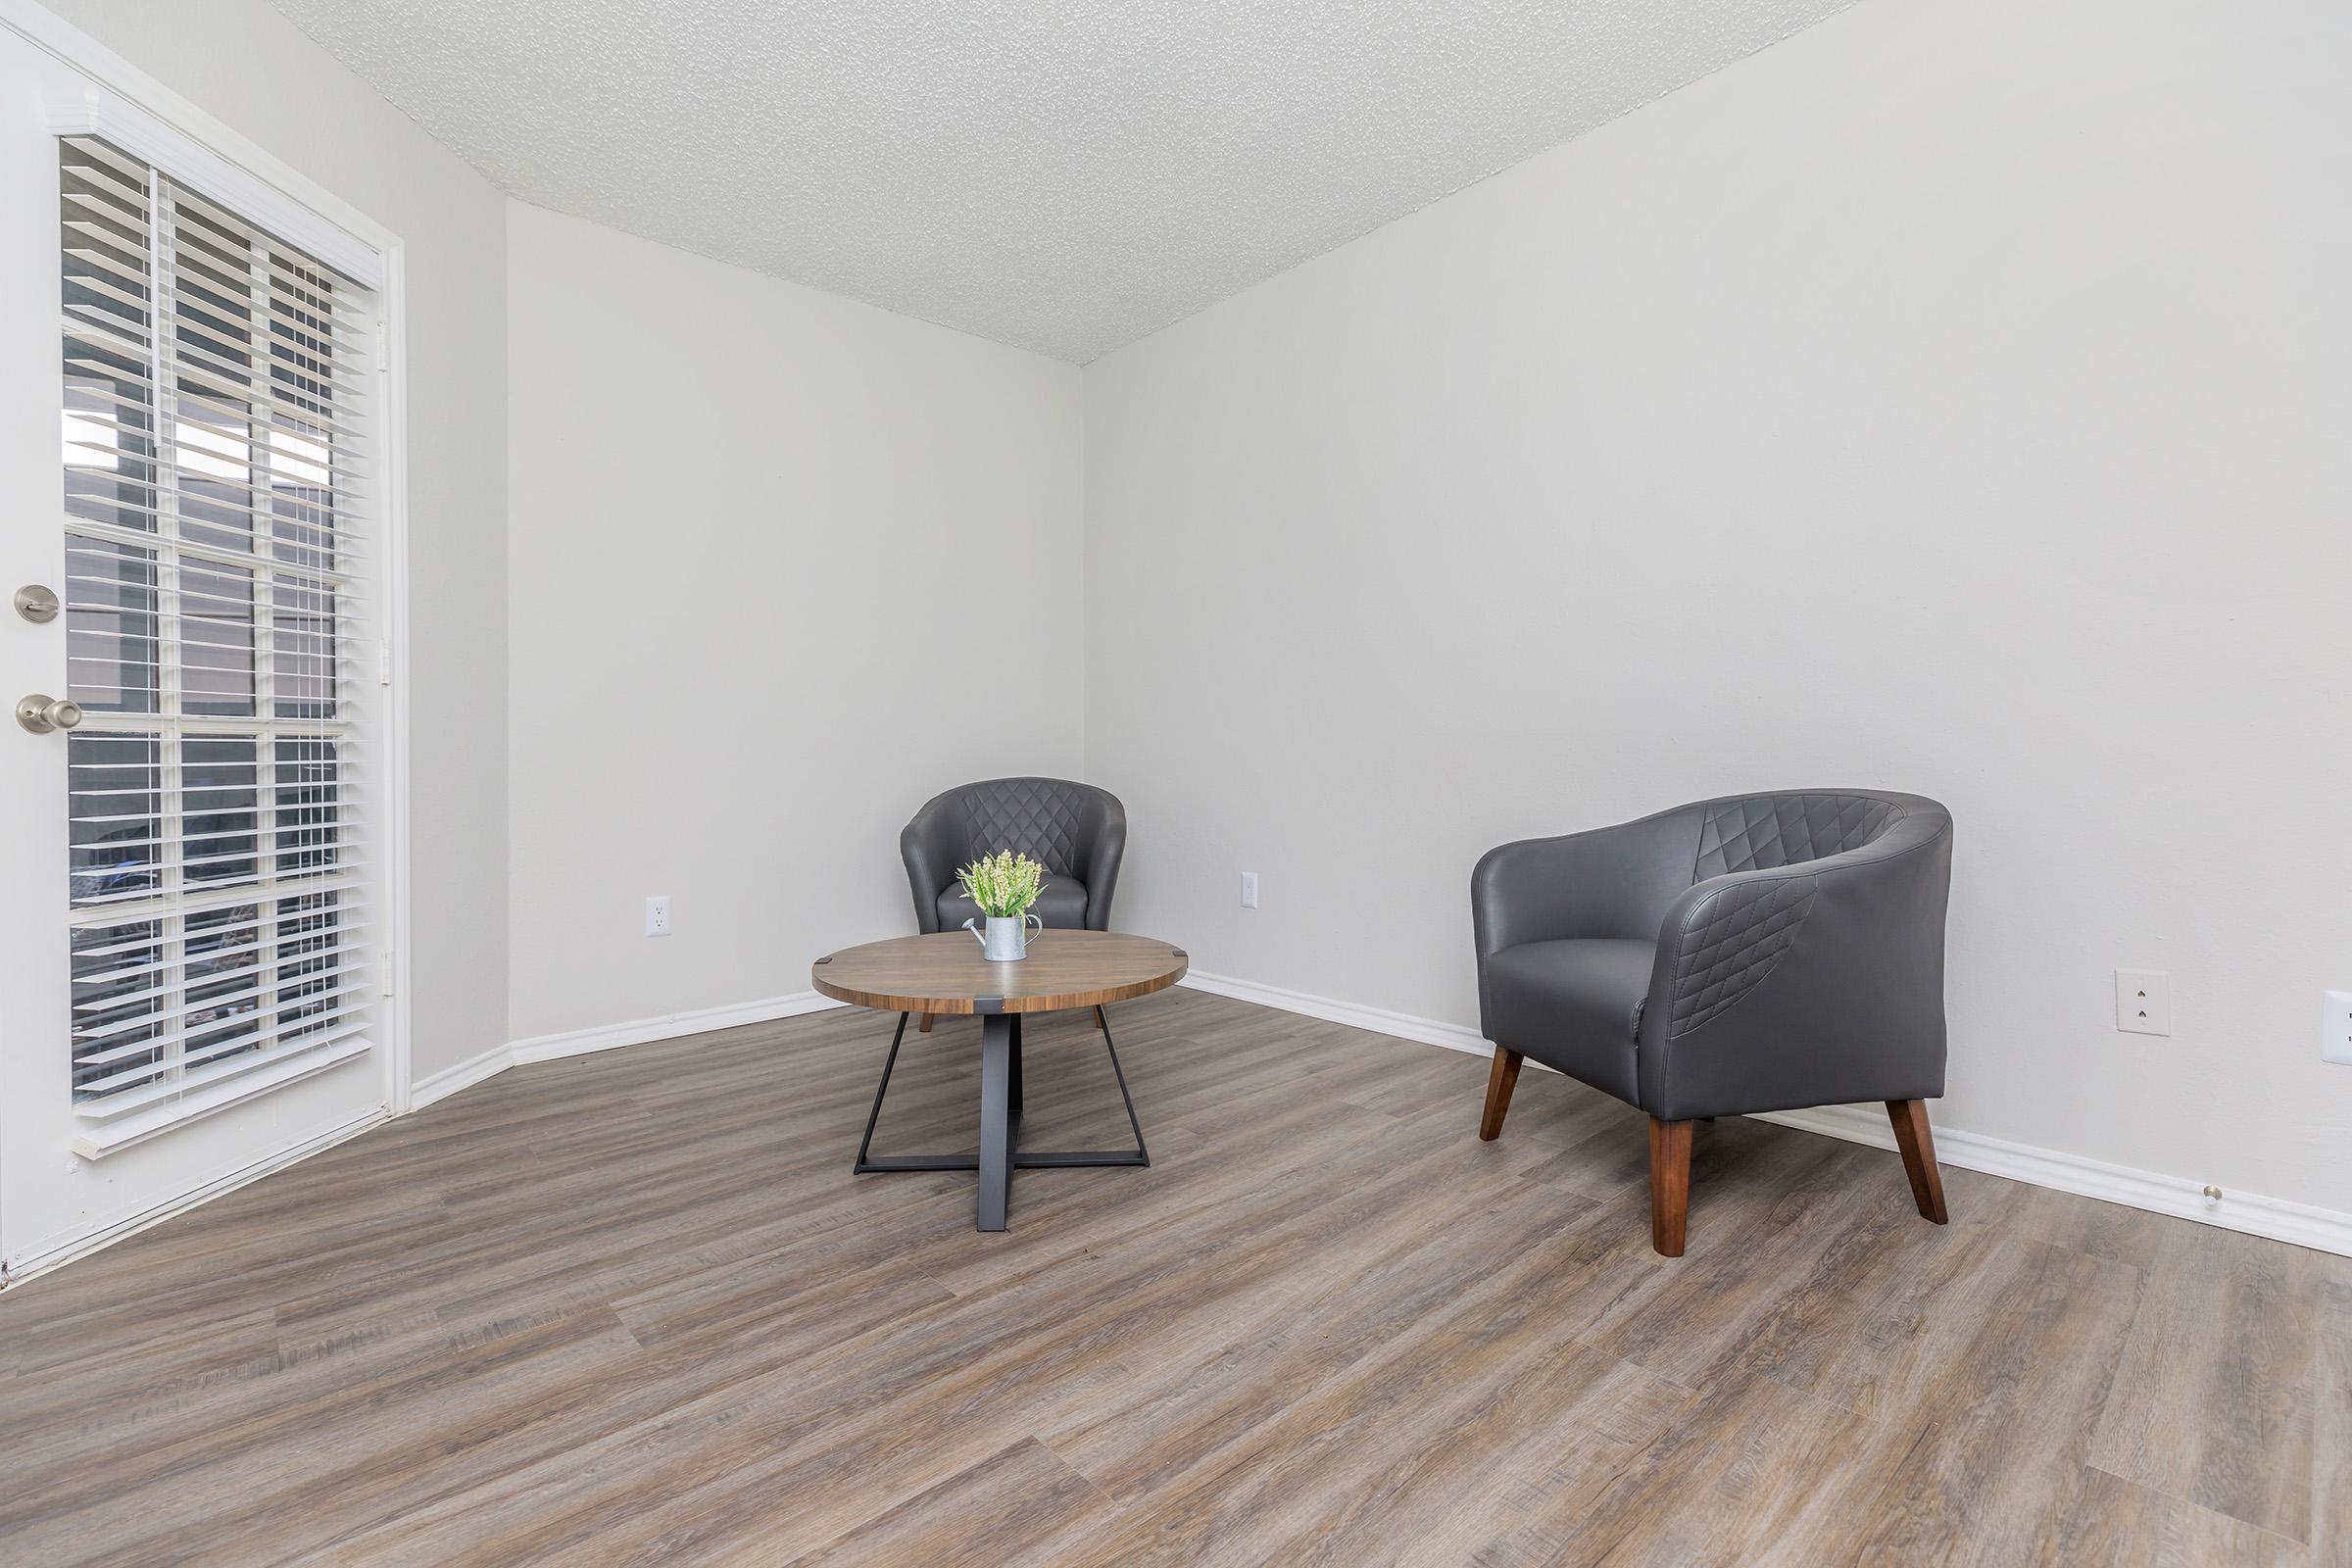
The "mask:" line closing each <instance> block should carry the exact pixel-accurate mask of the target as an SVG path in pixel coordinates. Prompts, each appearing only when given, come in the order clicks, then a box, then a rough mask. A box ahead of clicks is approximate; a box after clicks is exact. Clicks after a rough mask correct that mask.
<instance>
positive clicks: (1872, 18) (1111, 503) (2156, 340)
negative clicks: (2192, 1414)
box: [1086, 0, 2352, 1209]
mask: <svg viewBox="0 0 2352 1568" xmlns="http://www.w3.org/2000/svg"><path fill="white" fill-rule="evenodd" d="M2348 29H2352V11H2347V10H2346V8H2344V7H2342V6H2341V5H2336V4H2323V3H2320V0H2266V3H2261V4H2249V5H2239V6H2229V7H2214V6H2209V5H2200V4H2189V3H2184V0H2161V3H2149V0H2068V3H2065V4H2058V5H2050V4H2043V3H2039V0H2033V3H2029V0H2000V3H1997V4H1988V5H1981V6H1965V7H1961V6H1910V5H1900V4H1894V3H1891V0H1881V3H1877V4H1866V5H1863V6H1860V7H1858V8H1856V9H1854V10H1852V11H1849V12H1847V13H1845V14H1843V15H1842V16H1839V17H1838V18H1835V19H1832V20H1831V21H1829V22H1827V23H1824V24H1823V25H1820V26H1818V27H1815V28H1813V29H1810V30H1808V31H1806V32H1805V33H1803V34H1801V35H1799V36H1797V37H1795V38H1793V39H1790V40H1789V41H1788V42H1786V43H1784V44H1782V45H1780V46H1779V47H1777V48H1774V49H1771V50H1769V51H1766V52H1765V53H1763V54H1760V55H1758V56H1757V57H1755V58H1754V59H1752V60H1748V61H1745V62H1743V63H1741V64H1740V65H1738V66H1736V67H1734V68H1732V69H1730V70H1728V71H1726V72H1724V73H1720V74H1718V75H1716V76H1713V77H1710V78H1709V79H1707V80H1705V81H1702V82H1699V83H1697V84H1695V85H1693V86H1691V87H1688V88H1686V89H1684V90H1683V91H1681V92H1678V93H1676V94H1674V95H1673V96H1672V97H1670V98H1667V99H1665V100H1664V101H1662V102H1660V103H1657V104H1654V105H1651V106H1649V107H1648V108H1645V109H1642V110H1641V111H1640V112H1638V113H1636V114H1634V115H1631V116H1628V117H1627V118H1625V119H1623V120H1621V121H1618V122H1616V123H1613V124H1610V125H1608V126H1606V127H1603V128H1602V129H1600V130H1597V131H1594V132H1593V133H1592V134H1591V135H1589V136H1586V137H1584V138H1581V139H1579V140H1577V141H1575V142H1572V143H1570V144H1568V145H1567V146H1565V147H1562V148H1558V149H1555V150H1553V151H1551V152H1548V153H1545V154H1544V155H1542V156H1540V157H1538V158H1536V159H1534V160H1532V161H1530V162H1529V163H1526V164H1523V165H1521V166H1519V167H1518V168H1516V169H1514V170H1512V171H1510V172H1507V173H1504V174H1502V175H1499V176H1497V177H1495V178H1494V179H1492V180H1489V181H1487V182H1485V183H1483V184H1481V185H1478V186H1476V187H1474V188H1472V189H1470V190H1468V191H1465V192H1462V193H1460V194H1457V195H1455V196H1453V197H1450V198H1448V199H1447V200H1446V201H1444V202H1442V203H1439V204H1438V205H1436V206H1434V207H1431V208H1429V209H1426V210H1424V211H1423V212H1421V213H1420V214H1417V215H1415V216H1413V217H1411V218H1407V219H1404V220H1402V221H1398V222H1397V223H1394V224H1392V225H1390V226H1389V227H1386V228H1383V229H1381V230H1379V231H1377V232H1375V233H1373V234H1371V235H1369V236H1367V237H1365V238H1364V239H1361V240H1359V241H1357V242H1355V243H1353V244H1351V245H1349V246H1348V247H1346V248H1344V249H1342V250H1340V251H1338V252H1336V253H1334V254H1332V255H1330V256H1327V257H1324V258H1322V259H1320V260H1318V261H1315V262H1312V263H1309V264H1307V265H1306V266H1304V267H1301V268H1299V269H1298V270H1295V271H1292V272H1290V273H1287V274H1285V275H1284V276H1282V277H1280V278H1277V279H1275V280H1273V281H1270V282H1268V283H1265V284H1262V285H1260V286H1258V287H1256V288H1254V289H1251V290H1250V291H1249V292H1247V293H1245V294H1243V295H1240V296H1238V297H1236V298H1234V299H1232V300H1229V301H1227V302H1225V303H1223V304H1220V305H1217V306H1215V307H1213V308H1211V309H1209V310H1208V311H1205V312H1203V313H1202V314H1201V315H1200V316H1198V317H1195V318H1193V319H1189V320H1187V321H1184V322H1182V323H1180V324H1178V325H1176V326H1173V327H1170V328H1168V329H1167V330H1165V331H1163V332H1161V333H1159V334H1158V335H1156V336H1154V337H1152V338H1150V339H1147V340H1145V341H1144V342H1142V343H1140V344H1138V345H1135V346H1133V347H1130V348H1128V349H1125V350H1122V351H1120V352H1118V353H1116V354H1113V355H1110V356H1108V357H1107V358H1105V359H1103V360H1101V361H1098V362H1096V363H1095V364H1094V365H1093V366H1091V367H1090V368H1088V370H1087V375H1086V414H1087V431H1086V466H1087V512H1088V531H1087V583H1088V640H1087V658H1088V669H1087V674H1088V684H1089V689H1090V693H1091V697H1090V703H1089V708H1088V715H1087V719H1088V728H1087V750H1088V762H1089V773H1090V775H1091V776H1092V777H1094V778H1095V779H1096V780H1097V781H1099V782H1101V783H1103V784H1104V785H1106V786H1108V787H1109V788H1111V789H1114V790H1116V791H1118V792H1119V793H1120V794H1122V795H1123V796H1125V797H1126V800H1127V804H1128V809H1129V811H1130V814H1131V817H1132V819H1133V822H1134V834H1133V838H1132V841H1131V845H1130V850H1129V857H1128V863H1129V870H1128V873H1127V877H1126V879H1125V880H1123V881H1122V883H1121V888H1120V906H1121V907H1120V911H1119V914H1120V923H1121V924H1123V925H1126V926H1129V927H1131V928H1136V929H1143V930H1149V931H1153V932H1156V933H1160V934H1164V935H1166V936H1168V937H1170V938H1172V939H1175V940H1179V941H1182V942H1184V943H1185V944H1186V945H1187V946H1188V947H1189V948H1190V949H1191V950H1192V953H1193V956H1194V964H1195V966H1196V968H1198V969H1200V970H1202V971H1206V972H1212V973H1224V974H1230V975H1235V976H1239V977H1243V978H1246V979H1250V980H1255V981H1259V982H1262V983H1268V984H1274V985H1280V986H1285V987H1290V988H1293V989H1296V990H1299V991H1304V992H1308V993H1314V994H1319V995H1323V996H1328V997H1334V998H1339V999H1344V1000H1347V1001H1350V1002H1354V1003H1359V1004H1367V1005H1377V1006H1382V1007H1388V1008H1392V1009H1396V1010H1397V1011H1401V1012H1405V1013H1410V1014H1415V1015H1419V1016H1425V1017H1432V1018H1437V1019H1441V1020H1446V1021H1450V1022H1455V1023H1468V1024H1472V1025H1475V1020H1476V1017H1477V1008H1476V1002H1475V995H1474V990H1473V977H1472V964H1471V954H1470V925H1469V911H1468V904H1467V892H1466V888H1467V881H1468V877H1469V872H1470V867H1471V864H1472V862H1473V861H1474V860H1475V858H1477V856H1478V855H1479V853H1480V852H1481V851H1482V850H1484V849H1486V848H1487V847H1488V846H1490V845H1493V844H1495V843H1498V842H1501V841H1503V840H1506V839H1510V838H1515V837H1520V836H1525V835H1530V834H1540V833H1546V832H1559V831H1565V830H1569V829H1574V828H1578V827H1585V826H1590V825H1593V824H1597V823H1603V822H1608V821H1612V820H1617V819H1621V818H1625V817H1630V816H1634V815H1637V814H1640V813H1642V812H1644V811H1646V810H1649V809H1655V808H1659V807H1664V806H1668V805H1672V804H1675V803H1678V802H1681V801H1685V800H1690V799H1693V798H1697V797H1701V796H1705V795H1709V794H1713V793H1718V792H1730V791H1736V790H1743V789H1750V788H1760V787H1761V788H1770V787H1786V786H1790V785H1806V784H1867V785H1884V786H1888V787H1893V788H1898V789H1905V790H1916V791H1921V792H1924V793H1927V794H1932V795H1935V796H1937V797H1940V798H1941V799H1942V800H1944V801H1945V802H1947V803H1948V804H1949V805H1950V806H1951V807H1952V809H1953V810H1954V813H1955V815H1956V817H1957V819H1958V852H1957V862H1956V864H1957V869H1956V878H1957V881H1956V887H1955V891H1954V906H1953V917H1952V926H1951V990H1950V1004H1951V1017H1952V1023H1953V1037H1952V1038H1953V1056H1952V1071H1951V1094H1950V1097H1949V1099H1948V1100H1947V1101H1946V1102H1945V1103H1943V1104H1941V1105H1940V1106H1938V1107H1937V1111H1936V1114H1937V1116H1938V1118H1939V1120H1940V1121H1942V1122H1943V1123H1944V1124H1945V1125H1947V1126H1952V1127H1959V1128H1965V1129H1967V1130H1970V1131H1973V1132H1977V1133H1982V1134H1987V1135H1991V1136H1995V1137H1999V1138H2005V1139H2012V1140H2016V1141H2018V1142H2021V1143H2025V1144H2030V1145H2034V1146H2039V1147H2043V1148H2050V1149H2057V1150H2065V1151H2071V1152H2078V1153H2082V1154H2085V1155H2089V1156H2092V1157H2094V1158H2098V1159H2104V1160H2110V1161H2114V1162H2118V1163H2121V1164H2126V1165H2131V1166H2136V1167H2140V1168H2143V1169H2148V1170H2155V1171H2161V1172H2166V1173H2169V1174H2174V1175H2179V1176H2184V1177H2189V1178H2191V1179H2195V1180H2205V1181H2217V1182H2220V1183H2222V1184H2223V1185H2224V1186H2225V1187H2231V1188H2241V1189H2245V1190H2249V1191H2252V1192H2258V1193H2264V1194H2269V1195H2273V1196H2276V1197H2280V1198H2286V1199H2292V1200H2300V1201H2306V1202H2312V1203H2318V1204H2323V1205H2327V1206H2328V1207H2332V1208H2336V1209H2352V1161H2347V1160H2346V1159H2345V1158H2344V1149H2345V1138H2346V1129H2347V1128H2348V1127H2352V1070H2348V1069H2345V1068H2342V1067H2333V1066H2326V1065H2323V1064H2322V1063H2321V1062H2320V1061H2319V1059H2318V1039H2317V1023H2318V1015H2319V993H2320V991H2321V989H2322V987H2323V986H2327V985H2335V986H2344V985H2352V902H2347V901H2346V899H2345V897H2344V892H2343V890H2344V884H2345V881H2346V875H2347V872H2348V871H2352V865H2348V864H2347V855H2346V850H2345V845H2344V841H2343V836H2342V833H2341V831H2340V827H2339V824H2340V822H2341V819H2342V797H2343V793H2344V779H2345V777H2346V774H2347V771H2348V768H2352V741H2347V738H2346V734H2345V730H2344V726H2343V722H2342V718H2343V682H2344V676H2345V672H2346V670H2347V669H2352V618H2348V617H2347V615H2346V613H2345V602H2346V601H2345V595H2344V584H2345V583H2346V582H2347V581H2352V527H2347V521H2348V519H2352V445H2348V444H2347V442H2346V439H2345V433H2346V431H2347V430H2352V376H2347V374H2346V372H2345V367H2346V366H2347V365H2352V291H2347V290H2346V289H2345V288H2344V286H2343V279H2344V278H2346V277H2348V276H2352V205H2347V203H2346V202H2345V200H2344V193H2345V192H2346V191H2347V190H2352V36H2348V35H2347V33H2348ZM1244 868H1248V869H1251V870H1255V871H1257V872H1259V873H1260V874H1261V875H1262V877H1263V879H1264V896H1263V907H1262V908H1260V909H1259V910H1256V911H1254V912H1251V911H1245V910H1243V909H1241V908H1239V907H1238V901H1237V897H1236V887H1235V880H1236V872H1237V871H1239V870H1241V869H1244ZM2118 966H2144V967H2149V968H2158V969H2166V970H2169V971H2171V973H2172V976H2173V983H2174V991H2175V1003H2174V1005H2175V1014H2176V1017H2175V1029H2174V1034H2173V1036H2172V1038H2170V1039H2152V1038H2147V1037H2141V1036H2131V1035H2123V1034H2119V1033H2117V1032H2116V1031H2115V1029H2114V1026H2113V1011H2112V999H2111V991H2110V985H2111V978H2110V977H2111V971H2112V970H2114V969H2115V968H2117V967H2118Z"/></svg>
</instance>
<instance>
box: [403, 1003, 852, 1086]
mask: <svg viewBox="0 0 2352 1568" xmlns="http://www.w3.org/2000/svg"><path fill="white" fill-rule="evenodd" d="M843 1005H845V1004H843V1003H839V1002H835V1001H834V1000H833V999H832V998H830V997H824V996H819V995H818V994H817V993H815V992H813V991H796V992H794V993H793V994H792V995H790V996H788V997H767V998H763V999H762V1000H760V1001H759V1002H738V1003H733V1004H730V1005H726V1006H723V1007H701V1008H697V1009H695V1010H694V1011H692V1012H665V1013H662V1014H661V1015H660V1016H658V1017H653V1018H633V1019H631V1020H630V1021H629V1022H627V1023H612V1024H603V1025H600V1026H598V1027H596V1028H594V1029H571V1030H566V1031H564V1033H562V1034H552V1035H533V1036H531V1037H530V1038H529V1039H527V1040H516V1041H514V1042H512V1043H511V1044H508V1045H504V1046H498V1047H495V1048H494V1049H492V1050H489V1051H485V1052H483V1053H482V1054H480V1055H478V1056H475V1057H472V1058H471V1059H469V1060H466V1061H462V1062H460V1063H458V1064H457V1065H456V1066H455V1067H445V1068H443V1069H442V1070H441V1071H439V1072H437V1073H434V1074H433V1075H432V1076H431V1077H429V1078H420V1079H418V1080H417V1082H416V1083H415V1084H413V1085H411V1086H410V1089H409V1108H410V1109H411V1110H422V1109H423V1108H424V1107H425V1106H427V1105H429V1104H431V1103H433V1102H435V1101H437V1100H447V1099H448V1098H449V1097H450V1096H452V1095H454V1094H456V1093H457V1092H458V1091H459V1090H461V1089H470V1088H472V1087H473V1086H474V1085H475V1084H478V1083H480V1082H481V1081H482V1080H483V1079H485V1078H489V1077H493V1076H495V1075H496V1074H498V1073H501V1072H504V1071H506V1069H508V1068H509V1067H512V1066H515V1064H516V1063H518V1062H525V1061H553V1060H555V1059H556V1058H557V1057H559V1056H584V1055H587V1054H589V1053H590V1052H593V1051H611V1050H613V1048H614V1047H616V1046H642V1045H645V1044H646V1043H648V1042H649V1041H655V1040H674V1039H676V1038H678V1037H679V1036H681V1035H701V1034H709V1033H710V1032H711V1030H713V1029H734V1028H738V1027H740V1026H741V1025H744V1024H747V1023H768V1022H771V1021H773V1020H775V1019H777V1018H792V1017H797V1016H799V1015H800V1014H801V1013H804V1012H817V1011H820V1010H822V1009H824V1008H826V1007H839V1006H843Z"/></svg>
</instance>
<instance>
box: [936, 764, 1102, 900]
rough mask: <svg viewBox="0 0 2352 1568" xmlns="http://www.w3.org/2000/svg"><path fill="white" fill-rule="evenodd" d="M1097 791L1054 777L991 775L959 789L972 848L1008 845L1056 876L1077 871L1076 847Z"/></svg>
mask: <svg viewBox="0 0 2352 1568" xmlns="http://www.w3.org/2000/svg"><path fill="white" fill-rule="evenodd" d="M1098 793H1099V792H1098V791H1096V790H1094V789H1093V788H1091V787H1090V786H1088V785H1084V784H1073V783H1071V782H1070V781H1069V780H1067V779H1058V778H995V779H989V780H988V781H986V782H985V783H980V784H971V785H967V786H965V788H964V789H963V791H962V793H961V800H962V806H963V811H964V820H965V821H966V823H968V824H969V831H970V834H971V841H970V842H971V853H972V854H973V855H975V856H978V855H994V854H996V853H997V852H998V851H1000V850H1010V851H1012V852H1013V853H1014V854H1015V855H1026V856H1028V857H1029V858H1031V859H1033V860H1035V861H1037V862H1038V863H1039V864H1040V865H1042V866H1044V867H1045V868H1046V869H1047V871H1049V872H1051V873H1054V874H1055V875H1059V876H1076V875H1077V874H1078V869H1079V867H1078V846H1079V845H1080V844H1081V843H1083V842H1084V841H1085V837H1086V832H1087V828H1088V818H1089V815H1090V813H1091V812H1092V810H1093V808H1094V805H1095V797H1096V795H1097V794H1098Z"/></svg>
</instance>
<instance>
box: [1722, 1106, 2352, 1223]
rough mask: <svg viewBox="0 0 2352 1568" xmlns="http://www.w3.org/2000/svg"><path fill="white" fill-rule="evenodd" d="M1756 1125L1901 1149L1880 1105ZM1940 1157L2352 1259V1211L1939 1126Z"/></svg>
mask: <svg viewBox="0 0 2352 1568" xmlns="http://www.w3.org/2000/svg"><path fill="white" fill-rule="evenodd" d="M1756 1120H1758V1121H1769V1122H1776V1123H1778V1124H1779V1125H1781V1126H1783V1127H1795V1128H1799V1129H1801V1130H1802V1131H1805V1132H1809V1133H1825V1134H1827V1135H1828V1136H1830V1137H1832V1138H1842V1139H1844V1140H1846V1142H1848V1143H1854V1144H1869V1145H1870V1146H1871V1147H1873V1148H1874V1149H1892V1148H1893V1147H1894V1130H1893V1128H1892V1127H1890V1126H1889V1125H1888V1124H1887V1112H1886V1110H1885V1108H1884V1107H1882V1106H1878V1105H1823V1106H1820V1107H1818V1108H1816V1109H1813V1110H1776V1111H1770V1112H1767V1113H1766V1114H1764V1115H1761V1116H1758V1117H1757V1118H1756ZM1936 1159H1937V1160H1938V1161H1939V1162H1940V1163H1942V1164H1946V1165H1958V1166H1959V1167H1961V1168H1962V1169H1963V1170H1981V1171H1983V1172H1985V1174H1986V1175H1987V1176H2005V1177H2007V1178H2008V1179H2009V1180H2011V1181H2013V1182H2026V1183H2028V1184H2030V1185H2032V1186H2034V1187H2049V1188H2054V1189H2056V1190H2057V1191H2059V1192H2062V1193H2073V1194H2075V1195H2077V1196H2078V1197H2082V1198H2096V1199H2098V1200H2100V1201H2103V1202H2109V1203H2122V1204H2124V1205H2125V1206H2127V1207H2130V1208H2144V1209H2146V1210H2148V1211H2149V1212H2150V1213H2152V1214H2170V1215H2171V1216H2173V1217H2174V1218H2175V1219H2193V1220H2195V1221H2197V1222H2198V1223H2200V1224H2204V1225H2219V1226H2221V1227H2222V1228H2223V1229H2224V1230H2231V1231H2244V1232H2245V1233H2246V1234H2247V1235H2249V1236H2267V1237H2269V1238H2270V1239H2271V1240H2272V1241H2275V1242H2292V1243H2293V1244H2295V1245H2296V1246H2297V1247H2309V1248H2313V1249H2316V1250H2319V1251H2323V1252H2335V1253H2338V1254H2340V1255H2342V1256H2345V1257H2352V1214H2346V1213H2342V1212H2340V1211H2338V1210H2336V1209H2332V1208H2320V1207H2318V1206H2316V1205H2314V1204H2311V1203H2297V1202H2292V1201H2289V1200H2287V1199H2283V1198H2270V1197H2266V1196H2265V1195H2263V1194H2261V1193H2240V1192H2224V1193H2223V1194H2222V1196H2221V1197H2220V1198H2218V1199H2213V1198H2207V1197H2206V1196H2205V1184H2204V1183H2202V1182H2193V1181H2190V1180H2188V1179H2187V1178H2185V1177H2181V1176H2165V1175H2160V1174H2158V1173H2157V1172H2155V1171H2152V1170H2137V1169H2134V1168H2133V1167H2131V1166H2130V1165H2111V1164H2109V1163H2107V1162H2106V1161H2105V1160H2103V1159H2092V1158H2090V1157H2089V1156H2088V1155H2086V1154H2074V1153H2069V1152H2066V1151H2065V1150H2063V1149H2037V1148H2035V1147H2034V1146H2033V1145H2032V1144H2013V1143H2011V1142H2009V1141H2008V1140H2007V1139H2005V1138H1988V1137H1986V1136H1985V1134H1983V1133H1972V1132H1966V1131H1963V1130H1962V1129H1960V1128H1957V1127H1946V1126H1941V1125H1938V1126H1937V1127H1936Z"/></svg>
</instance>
